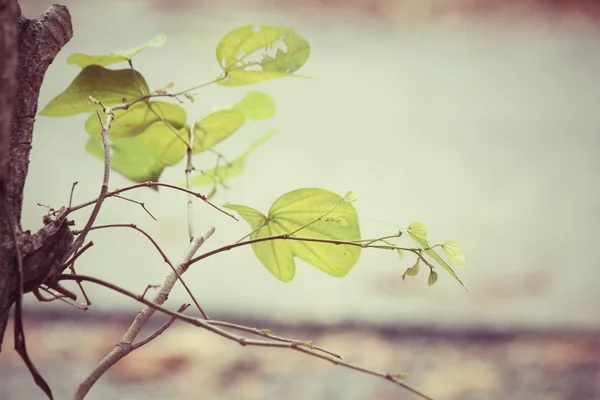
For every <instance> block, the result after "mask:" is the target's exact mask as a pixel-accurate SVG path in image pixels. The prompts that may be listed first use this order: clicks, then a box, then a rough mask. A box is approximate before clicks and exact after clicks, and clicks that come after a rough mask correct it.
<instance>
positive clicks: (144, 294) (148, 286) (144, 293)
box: [142, 285, 160, 297]
mask: <svg viewBox="0 0 600 400" xmlns="http://www.w3.org/2000/svg"><path fill="white" fill-rule="evenodd" d="M158 288H160V285H146V289H144V292H143V293H142V297H146V293H148V290H150V289H158Z"/></svg>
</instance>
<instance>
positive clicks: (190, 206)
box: [185, 121, 196, 241]
mask: <svg viewBox="0 0 600 400" xmlns="http://www.w3.org/2000/svg"><path fill="white" fill-rule="evenodd" d="M194 129H196V121H194V122H192V126H191V128H190V136H189V139H188V143H187V164H186V166H185V187H186V189H187V190H190V188H191V187H192V171H193V170H194V166H193V165H192V154H193V152H194ZM192 200H193V197H192V195H191V194H190V193H188V201H187V215H188V234H189V236H190V241H192V240H193V239H194V202H193V201H192Z"/></svg>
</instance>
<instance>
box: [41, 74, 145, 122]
mask: <svg viewBox="0 0 600 400" xmlns="http://www.w3.org/2000/svg"><path fill="white" fill-rule="evenodd" d="M140 87H141V88H142V89H143V90H144V91H145V92H146V93H148V92H149V89H148V84H147V83H146V80H145V79H144V77H143V76H142V75H141V74H140V73H139V72H137V71H132V70H131V69H119V70H112V69H106V68H104V67H101V66H98V65H90V66H87V67H85V68H84V69H83V70H82V71H81V72H80V73H79V75H77V77H76V78H75V79H74V80H73V82H72V83H71V84H70V85H69V87H68V88H67V89H66V90H65V91H64V92H62V93H61V94H59V95H58V96H56V97H55V98H54V99H52V100H51V101H50V103H48V104H47V105H46V107H44V109H43V110H42V111H41V112H40V115H44V116H47V117H66V116H69V115H76V114H81V113H85V112H93V111H95V110H96V109H97V106H96V105H94V104H93V103H91V102H89V101H88V98H89V97H90V96H92V97H94V98H96V99H98V100H100V101H102V103H103V104H104V105H105V106H107V107H110V106H114V105H116V104H120V103H122V102H123V99H129V100H133V99H136V98H138V97H140Z"/></svg>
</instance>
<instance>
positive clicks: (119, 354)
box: [57, 227, 215, 400]
mask: <svg viewBox="0 0 600 400" xmlns="http://www.w3.org/2000/svg"><path fill="white" fill-rule="evenodd" d="M214 231H215V228H214V227H210V228H209V229H207V230H206V232H204V234H203V235H202V236H199V237H197V238H194V240H193V241H192V242H191V243H190V245H189V247H188V249H187V251H186V252H185V254H184V255H183V257H182V259H181V262H180V264H179V266H178V267H177V269H176V270H174V271H173V272H172V273H170V274H169V275H168V276H167V277H166V279H165V281H164V283H163V285H162V287H161V290H160V291H159V293H158V294H157V295H156V296H154V300H153V301H149V300H146V299H144V298H143V297H142V296H137V295H134V294H132V293H130V294H132V295H133V296H134V298H137V299H139V300H140V302H141V303H144V304H146V306H148V307H146V308H145V309H144V310H142V311H140V312H139V313H138V315H137V316H136V317H135V320H134V321H133V323H132V324H131V326H130V327H129V329H128V330H127V332H125V335H123V338H122V339H121V342H120V343H119V344H117V346H116V347H115V348H114V349H113V350H112V351H111V352H110V353H109V354H108V355H107V356H106V357H104V358H103V359H102V360H101V361H100V363H99V364H98V365H97V366H96V368H95V369H94V370H93V371H92V373H91V374H90V375H89V376H88V377H87V378H86V379H85V380H84V381H83V382H82V383H81V384H80V385H79V387H78V388H77V392H76V393H75V397H74V398H75V399H77V400H79V399H83V398H84V397H85V395H86V394H87V393H88V392H89V391H90V389H91V388H92V386H94V384H95V383H96V382H97V381H98V379H100V377H101V376H102V375H103V374H104V373H105V372H106V371H107V370H108V369H109V368H110V367H112V366H113V365H114V364H116V363H117V362H118V361H119V360H120V359H122V358H123V357H125V356H126V355H127V354H129V353H131V352H132V351H133V350H134V347H133V345H132V343H133V341H134V340H135V339H136V337H137V335H138V334H139V333H140V331H141V330H142V328H143V327H144V325H146V323H147V322H148V321H149V320H150V318H151V317H152V315H153V314H154V313H155V311H156V307H155V306H156V305H158V307H160V305H162V304H164V302H165V301H167V298H168V295H169V293H171V290H172V289H173V286H174V285H175V282H177V279H178V277H179V278H180V277H181V273H183V272H185V270H186V269H187V267H186V263H187V261H189V259H190V258H192V257H193V256H194V254H195V253H196V251H198V249H199V248H200V246H202V244H203V243H204V242H205V240H206V239H208V238H209V237H210V236H212V234H213V233H214ZM80 276H81V275H76V276H74V275H72V276H69V275H61V276H60V277H58V278H57V279H59V280H61V279H70V280H75V281H79V280H80V279H79V277H80ZM81 280H85V279H81ZM161 308H162V307H161ZM165 310H166V309H165ZM178 315H183V314H181V313H174V314H173V315H171V317H177V316H178Z"/></svg>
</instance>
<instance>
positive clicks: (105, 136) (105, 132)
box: [67, 102, 115, 257]
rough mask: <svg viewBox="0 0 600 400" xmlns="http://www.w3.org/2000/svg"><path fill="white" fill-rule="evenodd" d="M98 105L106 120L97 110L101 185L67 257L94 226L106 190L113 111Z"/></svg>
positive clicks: (108, 174)
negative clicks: (102, 165)
mask: <svg viewBox="0 0 600 400" xmlns="http://www.w3.org/2000/svg"><path fill="white" fill-rule="evenodd" d="M99 103H100V102H99ZM100 105H102V108H103V110H104V114H105V115H106V120H104V123H102V118H100V114H99V113H98V111H96V113H97V115H98V119H99V120H100V122H101V124H102V132H101V136H102V147H103V149H104V176H103V178H102V186H101V187H100V194H99V195H98V198H97V199H96V204H95V205H94V209H93V210H92V214H91V215H90V217H89V218H88V221H87V223H86V224H85V226H84V228H83V230H82V231H81V233H80V234H79V236H78V237H77V239H75V242H74V243H73V245H72V246H71V249H70V250H69V253H70V254H67V257H68V256H70V255H71V254H73V253H74V252H76V251H77V250H78V249H79V248H80V247H81V246H82V245H83V242H84V241H85V237H86V236H87V234H88V232H89V231H90V229H92V226H94V222H95V221H96V217H97V216H98V213H99V212H100V208H101V207H102V203H103V202H104V199H105V197H106V193H107V192H108V181H109V178H110V142H109V132H110V125H111V124H112V121H113V119H114V118H115V113H114V112H113V110H112V109H110V108H107V107H105V106H104V105H103V104H102V103H100Z"/></svg>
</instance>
